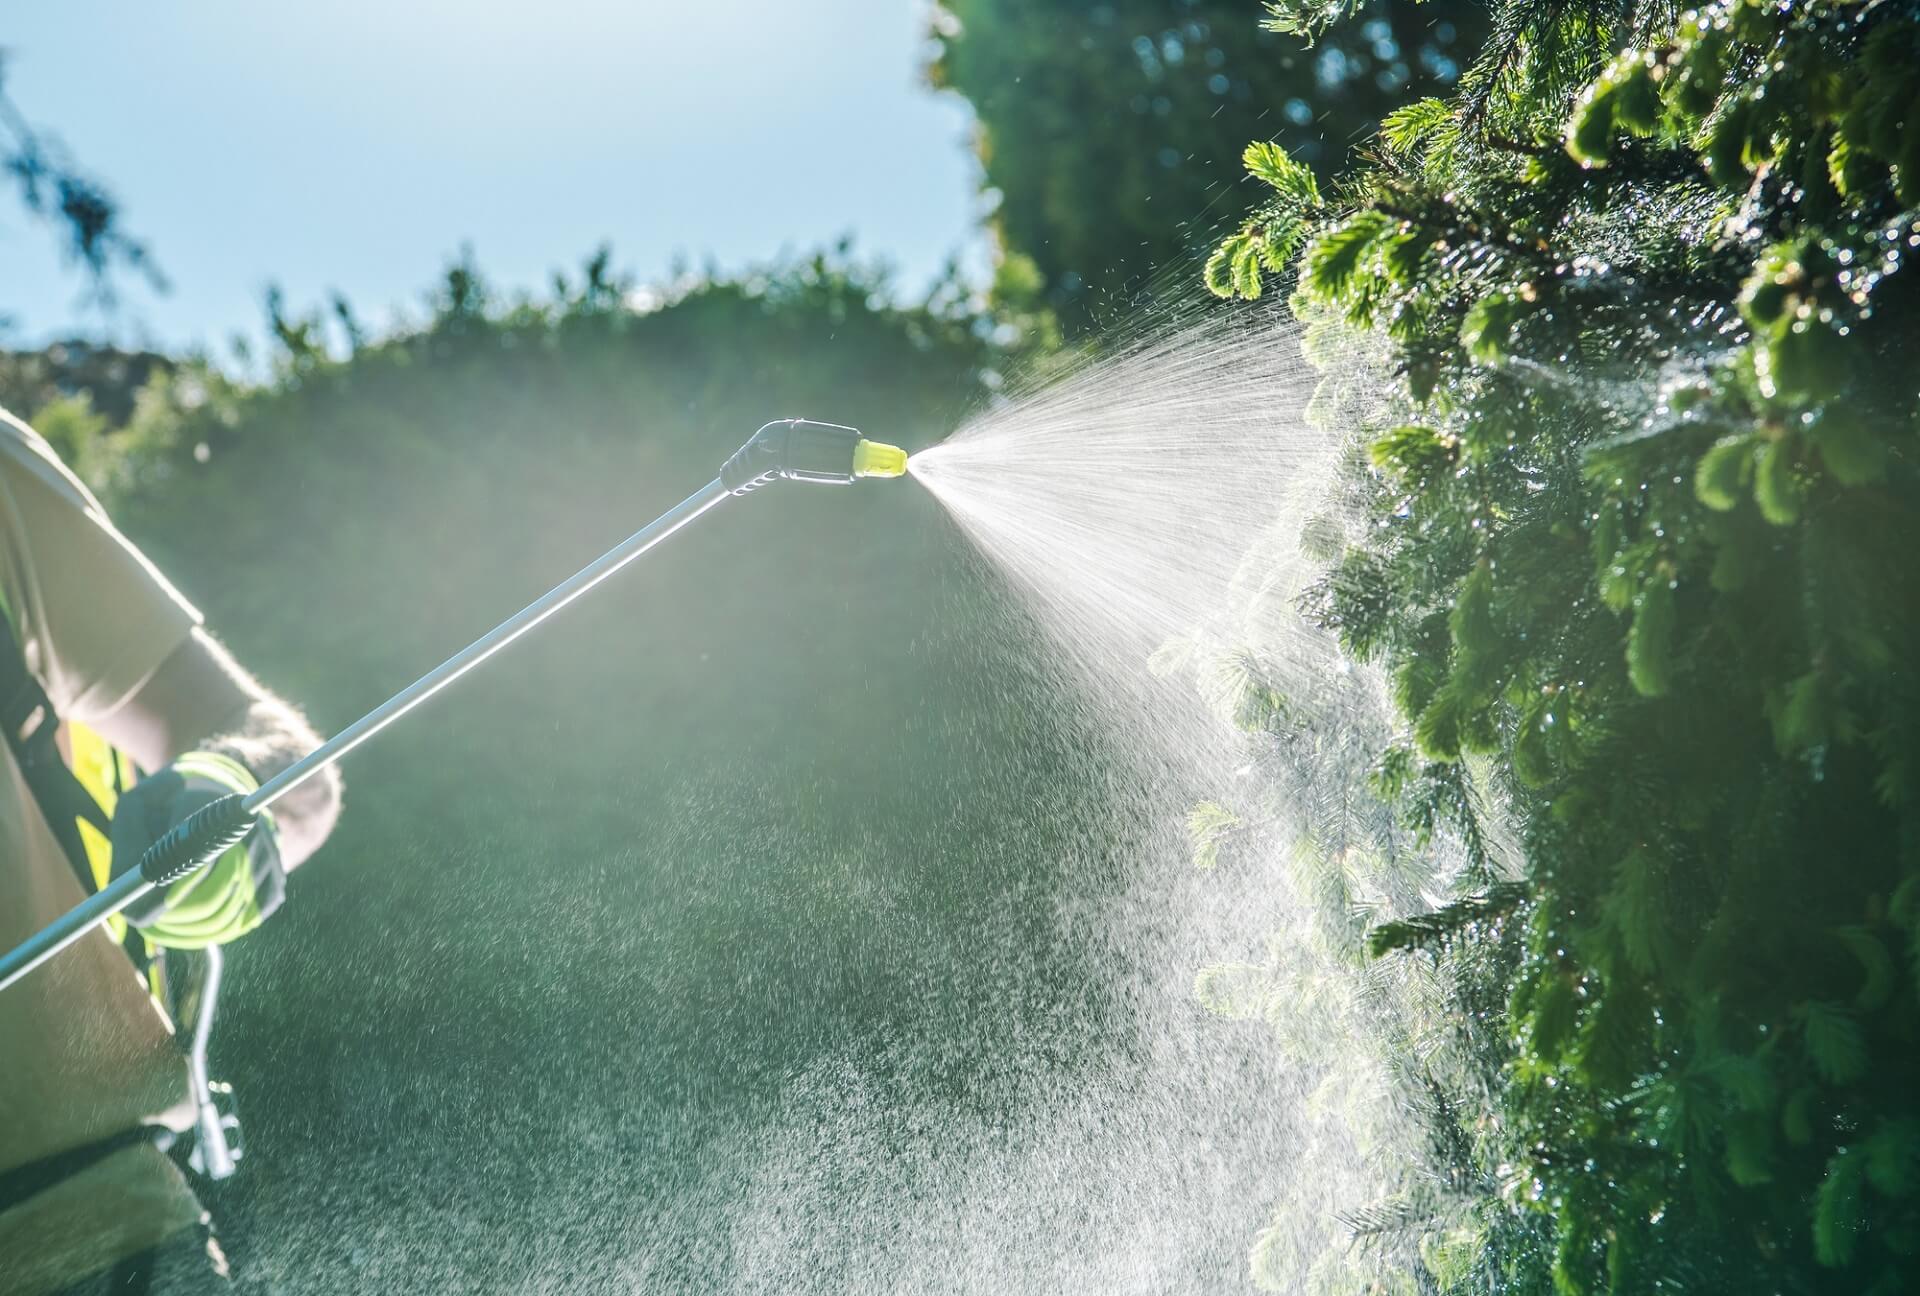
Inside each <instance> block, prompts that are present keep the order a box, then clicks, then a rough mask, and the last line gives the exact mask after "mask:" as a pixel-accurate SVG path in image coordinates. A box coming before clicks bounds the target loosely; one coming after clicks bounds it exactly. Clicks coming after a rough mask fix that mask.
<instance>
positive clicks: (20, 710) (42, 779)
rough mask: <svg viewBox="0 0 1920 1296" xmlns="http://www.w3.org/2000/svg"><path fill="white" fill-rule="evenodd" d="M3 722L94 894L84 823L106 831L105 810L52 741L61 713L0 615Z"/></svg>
mask: <svg viewBox="0 0 1920 1296" xmlns="http://www.w3.org/2000/svg"><path fill="white" fill-rule="evenodd" d="M0 725H4V726H5V728H6V732H7V745H8V746H9V747H11V748H12V749H13V758H14V760H15V761H16V762H17V763H18V764H19V766H20V774H21V777H22V778H24V779H25V780H26V784H27V790H28V791H30V792H32V793H33V799H34V801H35V802H37V803H38V804H39V806H40V815H41V818H43V819H45V820H46V821H47V827H48V828H49V829H51V830H52V832H53V838H54V840H55V841H56V842H58V843H59V845H60V850H61V853H62V854H64V855H65V856H66V857H67V863H68V864H70V865H71V866H72V867H73V873H74V876H75V877H76V878H78V879H79V881H80V886H81V888H82V889H83V890H85V891H86V892H87V894H89V895H91V894H93V892H94V891H96V890H98V887H96V886H95V885H94V880H93V867H92V865H91V864H89V863H88V860H87V848H86V844H85V843H84V842H83V841H82V840H81V839H80V823H81V821H82V820H85V821H86V822H87V823H90V824H92V825H93V827H94V828H96V829H97V830H98V831H99V832H100V833H101V834H102V835H104V834H105V833H106V832H107V831H108V820H107V814H106V811H104V810H102V809H101V808H100V803H99V802H98V801H96V800H94V798H93V794H92V793H91V792H88V791H87V789H86V787H85V786H84V785H82V784H81V782H80V780H79V779H77V778H75V777H74V775H73V771H72V770H71V769H68V768H67V763H66V761H64V760H62V759H61V757H60V748H59V746H58V745H57V744H56V742H55V741H54V739H55V735H56V734H57V733H58V732H59V729H60V717H59V716H58V715H56V714H54V710H53V703H52V701H50V700H49V699H48V697H47V691H46V689H45V688H43V687H42V686H41V684H40V680H39V678H38V677H37V676H36V675H34V673H33V672H32V671H31V670H29V669H27V658H26V654H25V652H24V651H23V650H22V649H21V647H20V640H19V639H18V638H17V637H16V636H15V635H14V633H13V621H12V619H11V618H9V617H6V616H3V615H0Z"/></svg>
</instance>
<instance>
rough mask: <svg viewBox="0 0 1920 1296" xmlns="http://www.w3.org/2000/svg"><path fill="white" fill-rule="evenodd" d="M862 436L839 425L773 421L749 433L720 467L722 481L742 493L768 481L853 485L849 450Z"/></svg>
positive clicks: (811, 421)
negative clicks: (750, 434)
mask: <svg viewBox="0 0 1920 1296" xmlns="http://www.w3.org/2000/svg"><path fill="white" fill-rule="evenodd" d="M859 444H860V433H859V432H857V431H856V430H854V429H853V428H850V427H842V426H841V425H840V424H838V423H815V422H814V421H813V420H812V419H776V420H774V421H773V422H772V423H769V424H767V425H766V426H765V427H763V428H761V429H760V430H759V431H758V432H755V433H754V434H753V439H752V440H751V441H748V442H747V443H746V444H745V445H743V446H741V447H740V448H739V449H738V450H736V451H734V453H733V457H732V458H730V459H728V460H727V462H726V463H725V464H723V465H722V466H721V468H720V482H721V484H722V485H724V486H725V487H726V488H727V489H728V490H730V491H732V492H733V493H734V494H735V495H745V494H746V493H747V492H748V491H751V490H756V489H758V488H759V487H761V486H764V485H766V484H767V483H768V482H770V481H775V480H777V479H779V478H782V477H784V478H786V479H788V480H789V481H806V482H827V483H831V484H842V485H843V484H846V483H849V482H851V481H853V476H854V474H853V452H854V449H855V447H857V446H858V445H859Z"/></svg>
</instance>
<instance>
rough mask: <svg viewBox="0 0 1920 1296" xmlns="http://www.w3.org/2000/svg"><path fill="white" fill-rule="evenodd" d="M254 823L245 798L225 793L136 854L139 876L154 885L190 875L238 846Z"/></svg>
mask: <svg viewBox="0 0 1920 1296" xmlns="http://www.w3.org/2000/svg"><path fill="white" fill-rule="evenodd" d="M256 822H258V818H257V816H255V815H254V814H253V813H252V812H250V811H249V810H248V809H247V806H246V798H245V797H242V796H239V795H237V794H235V793H228V794H227V795H226V796H223V797H221V798H220V799H219V800H217V801H209V802H207V803H206V804H205V805H203V806H201V807H200V808H199V809H198V810H195V811H194V812H193V813H192V814H190V815H188V816H187V817H186V818H185V819H182V820H181V821H180V822H179V823H177V824H175V825H174V826H173V827H171V828H169V829H167V831H166V832H164V833H162V834H161V835H160V838H159V840H157V841H155V842H154V843H153V845H151V846H149V847H147V849H146V851H145V853H143V854H142V855H141V856H140V875H141V876H142V877H144V878H145V879H146V880H147V881H149V882H151V883H153V884H154V885H155V886H156V887H164V886H171V885H173V884H174V883H175V882H178V881H179V880H180V879H181V878H184V877H191V876H192V875H193V874H195V873H197V872H199V871H200V870H201V869H203V868H205V867H206V866H207V865H209V864H211V863H213V861H215V860H217V859H219V858H220V857H221V856H222V855H224V854H226V853H227V852H228V851H229V850H231V849H233V848H234V847H235V846H238V845H239V844H240V843H241V841H243V840H244V839H245V838H246V835H247V834H248V833H249V832H251V831H253V825H254V824H255V823H256Z"/></svg>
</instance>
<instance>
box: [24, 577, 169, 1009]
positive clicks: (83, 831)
mask: <svg viewBox="0 0 1920 1296" xmlns="http://www.w3.org/2000/svg"><path fill="white" fill-rule="evenodd" d="M0 635H4V636H5V637H6V640H7V642H4V643H0V659H4V660H5V661H6V662H7V663H8V664H7V665H6V666H5V667H0V675H3V674H11V673H15V672H18V673H20V674H22V675H23V676H25V656H24V649H23V648H22V647H21V643H20V636H19V634H18V633H17V627H16V626H15V624H14V620H13V609H12V608H10V607H9V606H8V605H7V599H6V594H5V592H4V591H0ZM23 685H24V686H27V687H30V688H36V689H37V685H38V681H35V680H32V679H31V676H25V678H23V679H21V680H18V681H13V682H12V684H11V685H10V687H18V686H23ZM12 700H13V699H8V698H0V704H4V703H9V702H11V701H12ZM37 705H38V707H39V708H45V709H46V710H47V714H45V715H36V714H31V710H32V708H30V709H29V710H30V714H29V715H28V716H27V717H26V721H27V723H29V724H33V725H39V724H46V725H56V726H58V730H57V733H56V736H55V737H54V741H55V742H56V743H58V742H59V741H60V739H61V738H64V739H65V743H64V746H65V748H66V750H65V752H64V753H63V754H64V756H65V758H66V766H67V769H68V771H69V772H70V773H71V774H72V776H73V782H74V783H75V784H77V785H78V790H79V792H80V793H82V794H84V796H85V798H86V799H87V800H88V801H90V802H91V803H92V804H91V805H87V804H84V803H76V804H73V805H48V804H46V802H45V800H44V799H43V794H42V789H41V784H40V782H39V781H38V780H36V779H35V778H33V777H32V775H31V774H30V773H29V772H28V771H25V770H23V771H22V773H23V774H26V775H27V783H28V786H29V788H30V789H31V790H32V791H33V794H34V799H35V800H36V801H38V802H40V812H41V814H42V815H44V816H46V818H47V821H48V826H49V827H50V828H52V829H53V835H54V840H56V841H57V842H59V843H60V846H61V849H62V850H63V851H65V852H66V854H67V855H68V857H69V858H68V861H67V862H68V863H69V864H71V865H72V866H73V870H74V874H75V876H76V877H78V878H79V880H80V883H81V885H82V886H83V887H85V888H86V890H87V891H88V892H89V893H91V892H94V891H98V890H99V889H100V888H101V887H103V886H105V885H106V884H107V882H108V881H109V880H110V879H111V878H112V876H113V843H112V842H111V841H109V840H108V837H107V825H108V824H110V823H111V822H112V821H113V811H114V807H115V806H116V805H118V804H119V802H120V794H121V793H122V792H124V791H125V790H126V789H128V788H130V787H132V786H133V785H134V784H135V783H136V782H138V781H139V779H140V776H141V770H140V768H139V767H138V766H137V765H135V764H134V762H133V758H132V757H130V756H128V755H127V754H126V753H125V752H122V751H120V750H118V749H117V748H115V747H114V746H113V744H111V743H109V742H108V741H107V740H106V739H105V738H103V737H102V736H101V735H100V734H98V733H96V732H95V731H94V730H92V729H89V728H88V727H87V726H86V725H83V724H80V723H79V722H77V721H65V722H62V721H61V720H60V718H59V717H58V716H55V715H53V714H51V707H52V704H51V703H50V702H48V701H47V700H46V695H45V693H44V691H41V692H39V694H38V703H37ZM19 719H20V718H19V717H15V716H8V717H7V718H6V723H8V724H10V725H11V724H16V723H18V722H19ZM21 736H22V735H20V734H19V733H17V732H16V733H10V734H8V735H7V738H8V741H9V744H10V745H16V746H17V744H15V743H14V740H15V739H16V738H19V737H21ZM77 801H78V798H76V802H77ZM69 815H70V816H71V817H72V830H71V831H69V829H68V826H67V825H66V824H65V823H61V822H58V821H59V820H60V819H64V818H66V817H67V816H69ZM76 848H77V854H78V858H75V857H74V856H75V855H76ZM106 927H107V930H108V931H109V932H110V933H111V934H112V935H113V938H114V939H115V940H116V941H119V942H120V944H121V946H122V948H124V949H125V950H126V951H127V956H128V957H129V958H131V959H132V960H133V963H134V966H135V967H136V968H137V969H139V970H140V972H141V974H142V975H143V976H144V977H145V978H146V982H147V989H148V992H149V993H150V994H152V995H153V997H154V999H155V1000H156V1001H157V1002H159V1003H160V1005H161V1007H163V1008H165V1007H167V1003H166V997H167V996H166V969H165V968H164V966H163V965H162V963H161V960H160V958H159V957H158V951H157V950H155V949H154V948H153V947H151V946H149V945H148V944H147V941H146V940H145V938H144V937H142V936H141V935H140V933H139V932H138V931H135V930H133V929H132V928H130V927H129V926H128V923H127V920H126V917H125V916H124V915H122V914H115V915H113V916H112V917H111V918H109V919H107V922H106Z"/></svg>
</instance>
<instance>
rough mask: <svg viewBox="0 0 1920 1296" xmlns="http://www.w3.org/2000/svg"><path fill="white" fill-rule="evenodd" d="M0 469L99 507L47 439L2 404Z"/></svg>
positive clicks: (79, 502)
mask: <svg viewBox="0 0 1920 1296" xmlns="http://www.w3.org/2000/svg"><path fill="white" fill-rule="evenodd" d="M0 473H5V474H6V475H7V476H8V477H10V478H11V477H16V476H18V475H26V476H29V477H31V478H33V479H35V480H36V481H38V482H39V483H40V484H41V485H44V486H46V487H48V488H50V489H52V490H54V491H56V492H58V493H59V494H61V495H65V496H68V497H69V498H71V499H72V500H73V502H74V503H75V504H78V505H79V506H80V507H81V508H85V509H95V510H97V509H98V508H99V507H100V505H99V502H98V501H96V500H95V499H94V498H93V492H92V491H90V490H88V489H87V488H86V486H85V485H84V484H83V483H82V482H81V481H80V479H79V478H78V477H76V476H74V475H73V470H72V469H70V468H68V467H67V465H66V464H64V463H62V462H61V461H60V455H59V453H58V452H57V451H55V450H54V448H53V447H52V446H51V445H49V444H47V439H46V438H45V437H43V436H41V435H40V434H39V433H38V432H35V431H34V430H33V429H32V428H31V427H29V426H27V424H26V422H25V421H24V420H22V419H21V418H20V417H19V416H17V415H15V414H14V413H13V411H11V410H9V409H6V408H5V407H4V406H0Z"/></svg>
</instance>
